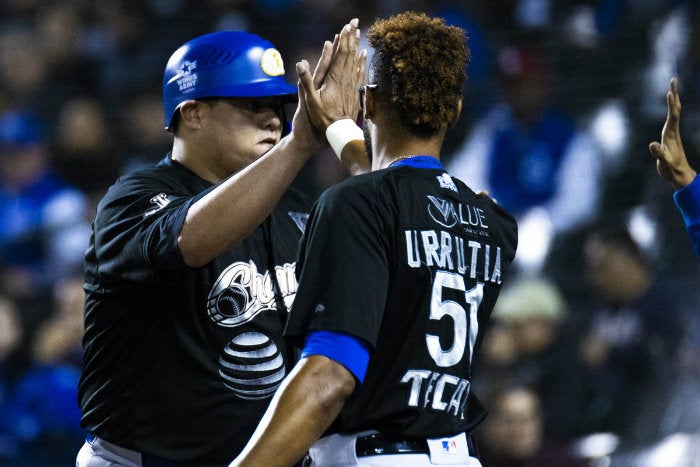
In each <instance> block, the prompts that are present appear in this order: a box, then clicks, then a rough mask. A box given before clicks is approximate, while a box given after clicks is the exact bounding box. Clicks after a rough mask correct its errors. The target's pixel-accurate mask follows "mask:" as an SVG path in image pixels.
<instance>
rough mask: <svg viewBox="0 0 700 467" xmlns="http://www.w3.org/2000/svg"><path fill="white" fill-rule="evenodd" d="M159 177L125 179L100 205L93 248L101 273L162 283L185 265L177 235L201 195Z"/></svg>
mask: <svg viewBox="0 0 700 467" xmlns="http://www.w3.org/2000/svg"><path fill="white" fill-rule="evenodd" d="M204 194H205V193H202V194H200V195H198V196H196V197H192V196H191V195H188V194H187V193H186V192H178V190H177V189H173V188H172V187H168V186H165V185H163V184H162V183H158V182H157V181H155V180H141V179H126V180H122V181H120V182H119V183H118V184H117V185H115V186H113V187H112V188H111V189H110V190H109V191H108V193H107V194H106V195H105V197H104V198H103V200H102V201H101V202H100V205H99V206H98V211H97V215H96V217H95V222H94V234H95V250H96V255H97V261H98V264H99V272H100V274H101V276H102V277H103V278H114V279H123V280H129V281H135V282H154V283H160V282H162V281H163V280H165V278H166V276H167V273H168V272H172V271H176V270H179V269H182V268H185V267H187V266H186V265H185V263H184V261H183V259H182V255H181V254H180V250H179V248H178V245H177V238H178V236H179V234H180V230H181V229H182V225H183V223H184V221H185V216H186V215H187V210H188V209H189V207H190V206H191V205H192V203H194V202H195V201H196V200H197V199H199V198H200V197H201V196H204Z"/></svg>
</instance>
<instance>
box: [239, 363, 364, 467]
mask: <svg viewBox="0 0 700 467" xmlns="http://www.w3.org/2000/svg"><path fill="white" fill-rule="evenodd" d="M354 388H355V379H354V377H353V376H352V374H351V373H350V372H349V371H348V370H347V369H346V368H345V367H343V366H342V365H340V364H339V363H337V362H335V361H333V360H330V359H328V358H326V357H323V356H311V357H308V358H304V359H302V360H301V361H300V362H299V363H298V364H297V366H296V367H295V368H294V370H293V371H292V373H291V374H290V375H289V376H288V377H287V379H286V380H285V382H284V383H283V384H282V387H280V389H279V390H278V391H277V394H276V395H275V397H274V399H273V400H272V402H271V404H270V407H269V408H268V410H267V412H266V413H265V416H264V417H263V419H262V420H261V422H260V424H259V425H258V429H257V430H256V431H255V433H254V434H253V436H252V438H251V439H250V441H249V442H248V445H247V446H246V447H245V449H244V450H243V452H242V453H241V454H240V455H239V456H238V457H237V458H236V459H235V460H234V461H233V462H232V463H231V464H230V466H229V467H286V466H292V465H293V464H294V463H296V462H297V461H298V460H299V459H301V457H303V455H304V454H305V453H306V451H307V450H308V449H309V448H310V447H311V446H312V445H313V443H314V442H316V440H317V439H318V438H319V437H320V436H321V435H322V434H323V432H324V431H325V430H326V429H327V428H328V427H329V426H330V424H331V423H332V422H333V420H335V418H336V417H337V416H338V413H339V412H340V410H341V409H342V407H343V405H344V404H345V401H346V400H347V398H348V397H349V396H350V394H352V391H353V390H354Z"/></svg>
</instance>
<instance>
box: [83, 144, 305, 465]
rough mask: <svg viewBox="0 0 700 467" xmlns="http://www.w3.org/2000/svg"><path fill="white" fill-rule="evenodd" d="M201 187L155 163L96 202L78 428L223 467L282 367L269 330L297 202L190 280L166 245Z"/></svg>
mask: <svg viewBox="0 0 700 467" xmlns="http://www.w3.org/2000/svg"><path fill="white" fill-rule="evenodd" d="M211 188H212V185H211V184H210V183H209V182H206V181H204V180H202V179H201V178H199V177H198V176H196V175H195V174H193V173H192V172H190V171H189V170H188V169H186V168H185V167H184V166H182V165H180V164H178V163H177V162H175V161H173V160H171V158H170V157H169V156H168V157H166V158H165V159H164V160H163V161H161V162H160V163H159V164H158V165H157V166H156V167H154V168H151V169H147V170H144V171H141V172H138V173H135V174H133V175H128V176H125V177H122V178H121V179H120V180H118V181H117V183H116V184H115V185H113V186H112V187H111V188H110V189H109V191H108V192H107V193H106V195H105V196H104V198H103V199H102V200H101V201H100V203H99V206H98V209H97V215H96V218H95V221H94V226H93V235H92V239H91V242H90V246H89V249H88V251H87V253H86V261H85V277H86V279H85V291H86V305H85V336H84V338H83V346H84V363H83V373H82V377H81V380H80V386H79V402H80V406H81V408H82V411H83V418H82V426H83V427H84V428H85V429H87V430H89V431H90V432H92V433H93V434H95V435H97V436H99V437H101V438H103V439H105V440H107V441H109V442H111V443H114V444H117V445H119V446H122V447H125V448H128V449H132V450H135V451H139V452H145V453H149V454H151V455H155V456H159V457H162V458H165V459H167V460H171V461H175V462H182V463H185V464H186V465H197V466H214V465H228V463H229V462H230V461H231V459H233V458H234V457H235V456H236V455H237V454H238V453H239V452H240V450H241V449H242V448H243V446H244V445H245V444H246V442H247V441H248V439H249V437H250V436H251V434H252V433H253V430H254V429H255V427H256V426H257V423H258V421H259V420H260V418H261V416H262V414H263V412H264V411H265V409H266V407H267V405H268V403H269V400H270V398H271V397H272V395H273V393H274V391H275V389H276V388H277V387H278V386H279V384H280V382H281V381H282V379H283V377H284V376H285V374H286V372H287V369H288V367H289V365H290V364H292V363H293V361H292V360H293V359H292V358H290V356H289V355H287V352H286V351H285V347H284V346H283V344H284V339H283V338H282V331H283V328H284V324H285V322H286V315H287V307H288V306H289V305H291V301H292V300H293V298H294V294H295V292H296V277H295V273H294V269H295V260H296V256H297V252H298V246H299V240H300V238H301V234H302V232H303V228H304V227H305V224H306V219H307V218H308V211H309V209H310V207H311V203H310V201H309V200H308V199H307V198H306V197H305V196H303V195H302V194H301V193H300V192H298V191H296V190H294V189H289V190H288V191H287V192H286V194H285V195H284V196H283V198H282V199H281V201H280V202H279V204H278V205H277V207H276V208H275V210H274V211H273V212H272V214H271V215H270V216H269V217H268V218H267V220H266V221H265V222H264V223H263V224H262V225H261V226H259V227H258V228H257V229H256V230H255V231H254V232H252V233H251V234H250V236H248V237H247V238H246V239H245V240H244V241H243V242H241V243H240V244H239V245H237V246H235V247H234V248H232V249H230V250H229V251H227V252H226V253H225V254H222V255H221V256H219V257H218V258H216V259H214V260H213V261H211V262H210V263H209V264H207V265H206V266H204V267H201V268H189V267H187V266H186V265H185V264H184V262H183V259H182V256H181V254H180V252H179V249H178V247H177V237H178V234H179V232H180V230H181V227H182V224H183V222H184V219H185V215H186V213H187V210H188V208H189V207H190V205H192V203H194V202H195V201H196V200H197V199H200V198H201V197H202V196H204V195H205V194H206V193H207V192H209V191H210V190H211Z"/></svg>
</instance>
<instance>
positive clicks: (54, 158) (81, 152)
mask: <svg viewBox="0 0 700 467" xmlns="http://www.w3.org/2000/svg"><path fill="white" fill-rule="evenodd" d="M133 110H139V109H133ZM132 118H134V119H137V120H138V119H139V116H138V114H136V115H135V116H132ZM54 131H55V134H54V138H53V139H54V141H55V143H54V145H53V147H52V148H51V149H52V151H51V162H52V166H53V167H55V169H56V172H57V173H58V174H59V175H60V176H61V177H62V178H63V179H64V180H65V181H66V182H68V183H70V184H71V185H73V186H75V187H77V188H79V189H80V190H81V191H83V192H84V193H86V194H88V195H89V196H90V197H91V198H92V199H93V202H94V204H96V203H97V200H98V199H99V198H100V197H101V195H102V194H104V191H105V189H106V187H107V186H109V185H110V183H111V181H113V180H115V179H116V177H117V176H118V174H119V172H120V170H121V168H122V161H121V159H120V158H119V157H118V156H117V155H116V154H115V153H116V150H115V147H114V143H115V141H117V140H118V139H117V138H116V137H115V134H114V133H115V131H114V129H113V128H112V127H111V126H110V124H109V122H108V118H107V116H106V115H105V111H104V108H103V107H102V105H101V103H100V102H99V101H98V100H97V99H95V98H93V97H88V96H80V97H73V98H71V99H69V100H67V101H66V102H65V103H64V104H63V106H62V108H61V110H60V113H59V115H58V118H57V120H56V123H55V129H54ZM160 131H161V132H163V129H162V127H161V128H160ZM163 133H164V132H163ZM138 136H141V135H140V134H139V135H138Z"/></svg>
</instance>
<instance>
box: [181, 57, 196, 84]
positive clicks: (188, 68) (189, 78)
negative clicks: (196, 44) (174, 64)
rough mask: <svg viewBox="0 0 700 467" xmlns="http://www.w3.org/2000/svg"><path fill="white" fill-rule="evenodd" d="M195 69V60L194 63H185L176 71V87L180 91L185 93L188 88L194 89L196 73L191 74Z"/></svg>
mask: <svg viewBox="0 0 700 467" xmlns="http://www.w3.org/2000/svg"><path fill="white" fill-rule="evenodd" d="M195 68H197V60H195V61H194V62H190V61H185V62H184V63H183V64H182V65H181V66H180V69H179V70H178V73H177V74H178V76H180V79H178V80H177V85H178V86H179V87H180V91H186V90H188V89H190V88H193V87H195V85H196V84H197V73H192V70H194V69H195Z"/></svg>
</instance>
